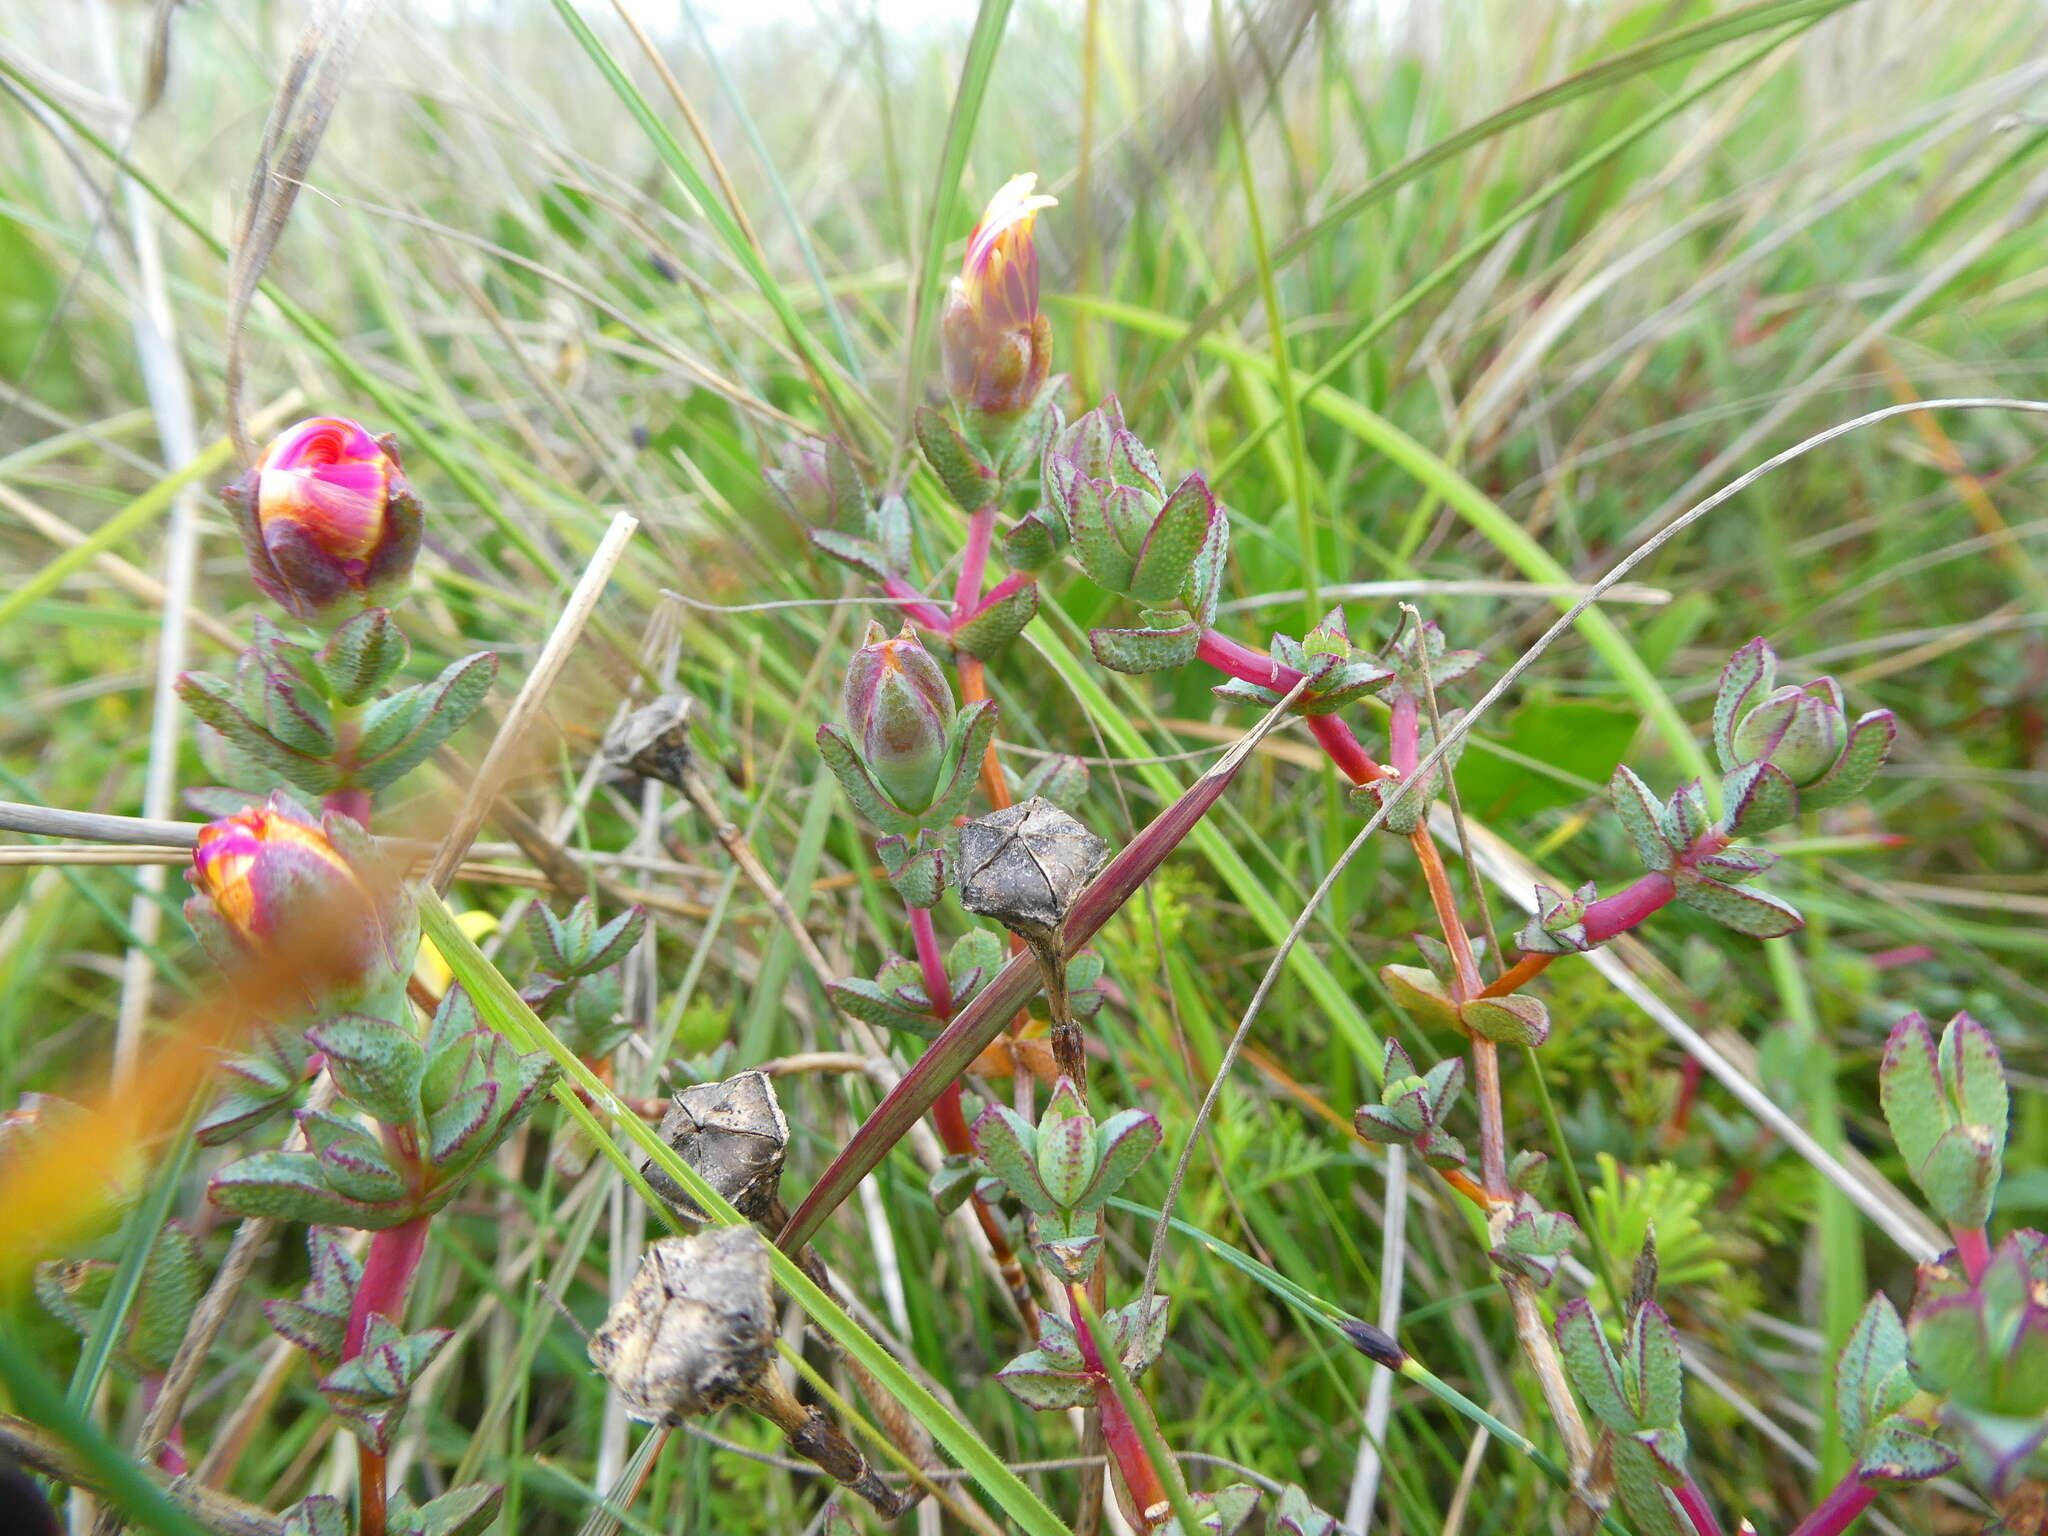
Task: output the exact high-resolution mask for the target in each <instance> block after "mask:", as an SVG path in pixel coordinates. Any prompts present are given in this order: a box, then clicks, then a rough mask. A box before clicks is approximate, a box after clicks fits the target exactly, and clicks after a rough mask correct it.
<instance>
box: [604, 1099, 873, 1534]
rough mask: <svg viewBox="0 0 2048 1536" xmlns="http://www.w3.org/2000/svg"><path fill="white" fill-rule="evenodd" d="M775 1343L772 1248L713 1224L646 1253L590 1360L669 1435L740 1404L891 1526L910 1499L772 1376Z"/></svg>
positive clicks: (630, 1412) (630, 1406)
mask: <svg viewBox="0 0 2048 1536" xmlns="http://www.w3.org/2000/svg"><path fill="white" fill-rule="evenodd" d="M745 1075H749V1076H758V1075H759V1074H745ZM707 1086H711V1087H718V1086H721V1085H718V1084H710V1085H707ZM771 1103H772V1100H771ZM777 1118H778V1119H779V1118H780V1116H779V1113H778V1116H777ZM775 1339H776V1328H775V1293H774V1290H773V1287H772V1285H771V1281H770V1269H769V1265H768V1245H767V1243H766V1242H764V1241H763V1240H762V1238H761V1236H760V1235H759V1234H758V1233H756V1232H754V1231H753V1230H752V1229H751V1228H748V1227H713V1228H711V1229H710V1230H709V1231H706V1232H700V1233H698V1234H697V1235H696V1236H694V1237H665V1238H663V1239H662V1240H661V1241H660V1242H658V1243H656V1244H655V1245H654V1246H653V1247H651V1248H649V1249H648V1250H647V1254H646V1256H645V1257H644V1258H642V1259H641V1261H640V1272H639V1273H638V1274H636V1275H635V1276H634V1277H633V1283H632V1285H631V1286H630V1287H628V1288H627V1291H626V1294H625V1295H624V1296H623V1297H621V1298H620V1299H619V1302H618V1305H616V1306H615V1307H613V1308H612V1310H611V1312H610V1314H609V1315H608V1316H607V1317H606V1318H605V1320H604V1326H603V1327H601V1328H599V1329H598V1330H597V1332H596V1333H594V1334H592V1335H591V1338H590V1363H591V1364H592V1365H594V1366H596V1367H597V1368H598V1370H599V1371H601V1372H603V1374H604V1377H605V1379H606V1380H607V1381H609V1382H610V1383H611V1384H612V1385H613V1386H614V1387H615V1388H617V1389H618V1393H619V1396H620V1397H621V1398H622V1399H623V1400H624V1401H625V1405H626V1416H627V1417H628V1418H631V1419H637V1420H639V1421H640V1422H641V1423H643V1424H659V1425H662V1426H664V1427H667V1428H673V1427H674V1426H676V1425H678V1424H680V1423H682V1422H683V1420H685V1419H693V1418H697V1417H699V1416H700V1415H703V1414H707V1413H710V1412H712V1411H714V1410H715V1409H719V1408H723V1407H726V1406H727V1405H728V1404H738V1405H739V1406H741V1407H744V1408H747V1409H749V1410H750V1411H752V1412H754V1413H758V1414H760V1415H761V1416H762V1417H763V1418H765V1419H767V1420H768V1421H769V1422H770V1423H772V1424H774V1425H775V1426H776V1427H777V1428H778V1429H780V1430H781V1431H782V1432H783V1434H785V1435H786V1436H788V1439H789V1447H790V1449H791V1450H793V1451H795V1452H796V1453H797V1454H798V1455H800V1456H804V1457H807V1458H809V1459H810V1460H811V1461H813V1462H815V1463H817V1465H818V1466H819V1467H820V1468H822V1469H823V1470H824V1471H825V1472H826V1473H828V1474H829V1475H830V1476H832V1477H833V1478H835V1479H837V1480H838V1481H839V1482H840V1483H842V1484H844V1485H845V1486H846V1487H847V1488H850V1489H851V1490H852V1491H853V1492H855V1493H857V1494H859V1495H860V1496H861V1497H862V1498H864V1499H866V1500H867V1501H868V1502H869V1503H870V1504H871V1505H873V1506H874V1508H875V1511H876V1512H877V1513H878V1514H880V1515H881V1516H882V1517H883V1518H884V1519H893V1518H895V1516H897V1515H898V1514H900V1513H902V1511H903V1510H904V1509H906V1508H907V1507H908V1506H909V1504H910V1503H911V1500H910V1499H908V1498H906V1497H905V1496H904V1495H902V1494H900V1493H898V1492H896V1491H895V1490H894V1489H892V1488H890V1487H889V1485H888V1484H886V1483H884V1482H883V1481H882V1480H881V1479H880V1478H879V1477H877V1476H876V1475H875V1471H874V1469H873V1468H872V1467H871V1466H869V1465H868V1461H867V1458H866V1457H865V1456H863V1455H862V1454H861V1453H860V1451H859V1450H858V1449H857V1448H856V1447H855V1446H854V1445H853V1444H852V1443H851V1442H850V1441H848V1440H847V1439H846V1437H845V1436H844V1435H842V1434H841V1433H840V1432H839V1431H838V1429H836V1428H835V1427H834V1426H833V1425H832V1423H831V1422H830V1421H829V1420H828V1419H826V1418H825V1416H824V1415H823V1414H822V1413H820V1412H819V1411H818V1410H817V1409H815V1408H810V1407H806V1406H805V1405H804V1404H802V1403H800V1402H798V1401H797V1399H796V1397H795V1395H794V1394H793V1393H792V1392H791V1391H790V1390H789V1388H788V1386H787V1385H785V1384H784V1382H783V1380H782V1378H781V1377H780V1376H778V1375H777V1374H776V1373H775V1371H774V1370H773V1369H772V1368H771V1367H772V1366H773V1365H774V1363H775Z"/></svg>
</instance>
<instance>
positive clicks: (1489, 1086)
mask: <svg viewBox="0 0 2048 1536" xmlns="http://www.w3.org/2000/svg"><path fill="white" fill-rule="evenodd" d="M1397 761H1398V759H1397ZM1409 842H1410V844H1411V845H1412V846H1413V847H1414V849H1415V857H1416V860H1417V861H1418V862H1419V863H1420V864H1421V866H1422V873H1423V878H1424V881H1425V882H1426V883H1427V884H1428V886H1429V894H1430V901H1431V903H1432V904H1433V905H1434V906H1435V908H1436V915H1437V921H1438V923H1439V924H1440V926H1441V927H1442V929H1443V934H1444V943H1445V944H1446V945H1448V946H1449V948H1450V951H1451V960H1452V963H1453V965H1454V966H1455V967H1456V975H1455V977H1454V978H1453V981H1452V984H1451V990H1452V996H1454V997H1455V998H1457V999H1458V1000H1459V1001H1461V1002H1462V1001H1464V1000H1467V999H1469V998H1474V997H1477V996H1479V995H1480V993H1481V992H1482V991H1483V990H1484V987H1483V985H1482V983H1481V982H1480V978H1479V964H1478V961H1477V960H1476V958H1475V957H1474V956H1473V953H1472V942H1471V939H1470V938H1469V937H1468V936H1467V935H1466V933H1465V925H1464V922H1463V921H1462V920H1461V919H1460V918H1459V916H1458V908H1457V903H1456V901H1455V900H1454V899H1453V898H1452V895H1451V882H1450V877H1449V875H1448V874H1446V872H1445V870H1444V864H1443V857H1442V855H1440V854H1439V853H1438V852H1437V847H1436V841H1435V839H1434V838H1432V837H1431V836H1430V833H1429V829H1428V828H1427V827H1421V828H1418V829H1417V830H1416V832H1415V833H1414V835H1413V836H1412V837H1411V838H1410V839H1409ZM1472 1081H1473V1093H1474V1097H1475V1098H1477V1100H1478V1102H1479V1161H1480V1176H1481V1179H1482V1182H1483V1183H1484V1185H1485V1192H1486V1195H1487V1197H1488V1199H1489V1200H1490V1201H1495V1202H1498V1203H1496V1204H1493V1205H1492V1207H1491V1210H1490V1211H1489V1214H1488V1229H1489V1231H1490V1232H1491V1234H1492V1237H1493V1240H1494V1242H1495V1243H1496V1244H1497V1243H1498V1242H1499V1241H1500V1239H1501V1235H1502V1232H1503V1230H1504V1229H1505V1228H1506V1226H1507V1223H1508V1220H1509V1218H1510V1217H1511V1216H1512V1214H1513V1204H1512V1201H1511V1200H1510V1198H1509V1194H1508V1179H1507V1128H1506V1121H1505V1116H1504V1114H1503V1111H1502V1106H1501V1087H1500V1052H1499V1049H1498V1048H1497V1047H1496V1046H1495V1045H1494V1043H1493V1042H1492V1041H1491V1040H1483V1039H1481V1038H1479V1037H1478V1036H1476V1035H1475V1036H1473V1038H1472ZM1501 1284H1502V1285H1503V1286H1504V1287H1505V1288H1506V1290H1507V1293H1508V1305H1509V1307H1510V1308H1511V1309H1512V1311H1513V1313H1514V1318H1515V1337H1516V1339H1517V1340H1518V1341H1519V1342H1520V1344H1521V1346H1522V1353H1523V1355H1524V1356H1525V1357H1526V1358H1527V1359H1528V1362H1529V1368H1530V1369H1531V1370H1532V1371H1534V1372H1535V1373H1536V1382H1537V1385H1538V1387H1539V1388H1540V1389H1541V1390H1542V1393H1543V1402H1544V1405H1545V1406H1546V1407H1547V1408H1548V1409H1549V1410H1550V1416H1551V1418H1552V1419H1553V1420H1554V1421H1555V1422H1556V1424H1557V1430H1558V1434H1559V1435H1560V1436H1561V1437H1562V1439H1563V1441H1564V1452H1565V1465H1566V1467H1567V1468H1569V1470H1570V1472H1571V1478H1572V1496H1573V1498H1574V1500H1575V1501H1576V1502H1577V1505H1578V1508H1577V1510H1576V1511H1575V1515H1574V1526H1575V1528H1576V1527H1577V1526H1580V1525H1583V1526H1584V1527H1585V1528H1586V1529H1589V1530H1590V1529H1592V1528H1594V1527H1597V1526H1598V1525H1599V1523H1600V1519H1601V1517H1602V1516H1603V1515H1605V1514H1606V1512H1607V1500H1606V1497H1605V1496H1604V1495H1603V1494H1601V1493H1600V1492H1599V1491H1597V1490H1596V1489H1595V1488H1594V1486H1593V1479H1592V1476H1591V1472H1592V1467H1593V1442H1592V1439H1591V1437H1590V1436H1589V1435H1588V1434H1587V1432H1586V1421H1585V1419H1584V1418H1583V1417H1581V1416H1580V1413H1579V1405H1578V1400H1577V1399H1576V1398H1574V1397H1573V1396H1572V1389H1571V1383H1570V1382H1569V1381H1568V1380H1567V1379H1566V1377H1565V1371H1564V1362H1563V1360H1562V1359H1560V1358H1559V1356H1558V1353H1557V1344H1556V1342H1555V1341H1554V1340H1553V1339H1552V1338H1551V1335H1550V1326H1549V1324H1548V1323H1546V1322H1545V1321H1544V1318H1543V1309H1542V1307H1541V1306H1540V1305H1538V1303H1537V1300H1536V1287H1535V1284H1534V1283H1533V1282H1532V1281H1531V1280H1530V1279H1529V1278H1528V1276H1526V1275H1517V1274H1508V1273H1505V1272H1504V1273H1503V1274H1502V1275H1501Z"/></svg>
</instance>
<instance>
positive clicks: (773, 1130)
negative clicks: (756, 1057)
mask: <svg viewBox="0 0 2048 1536" xmlns="http://www.w3.org/2000/svg"><path fill="white" fill-rule="evenodd" d="M661 1139H662V1140H663V1141H665V1142H667V1143H668V1144H669V1145H670V1146H671V1147H674V1148H675V1150H676V1154H677V1156H679V1157H681V1158H682V1160H683V1161H684V1162H686V1163H688V1164H689V1165H690V1166H691V1167H692V1168H694V1169H696V1170H697V1172H699V1173H701V1174H702V1175H703V1176H704V1182H705V1183H707V1184H709V1185H710V1186H711V1187H712V1188H713V1189H715V1190H717V1191H718V1192H719V1193H720V1194H721V1195H723V1196H725V1198H726V1199H727V1200H730V1201H731V1202H732V1203H733V1205H734V1206H735V1207H736V1208H737V1209H738V1211H739V1213H740V1214H741V1215H742V1216H744V1217H746V1218H747V1219H748V1220H749V1221H766V1220H768V1219H769V1216H770V1214H771V1213H772V1212H774V1211H775V1210H776V1209H777V1208H778V1207H779V1206H780V1203H781V1190H782V1155H783V1152H784V1151H785V1149H787V1147H788V1146H789V1122H788V1121H787V1120H786V1119H784V1118H783V1114H782V1105H781V1104H780V1103H779V1102H777V1100H776V1097H775V1085H774V1084H773V1083H772V1082H770V1081H769V1079H768V1075H767V1074H766V1073H765V1072H742V1073H740V1074H739V1075H738V1076H736V1077H729V1078H727V1079H726V1080H725V1081H724V1082H722V1083H698V1084H697V1085H695V1086H694V1087H690V1088H685V1089H683V1090H682V1092H680V1093H678V1094H676V1095H675V1097H674V1098H673V1099H671V1100H670V1102H669V1107H668V1113H667V1114H665V1115H663V1116H662V1119H661ZM640 1172H641V1173H642V1174H644V1175H645V1176H646V1179H647V1182H648V1185H649V1186H650V1187H651V1188H652V1189H653V1190H654V1192H655V1193H656V1194H657V1195H659V1196H661V1198H662V1199H664V1200H666V1201H667V1202H668V1203H669V1204H670V1205H671V1206H673V1207H674V1208H675V1211H676V1214H677V1215H679V1216H681V1217H682V1218H683V1219H684V1220H685V1221H695V1222H703V1221H709V1220H710V1217H709V1216H707V1215H706V1214H705V1213H704V1212H703V1211H702V1210H700V1209H699V1208H698V1206H697V1202H696V1201H694V1200H692V1199H691V1198H690V1196H689V1194H688V1193H687V1192H686V1191H685V1190H684V1189H683V1187H682V1186H681V1185H680V1184H678V1183H677V1182H676V1181H675V1180H674V1179H673V1178H671V1177H669V1175H668V1174H667V1173H666V1172H664V1171H663V1170H662V1168H661V1167H660V1165H659V1164H656V1163H653V1162H646V1163H642V1164H641V1165H640Z"/></svg>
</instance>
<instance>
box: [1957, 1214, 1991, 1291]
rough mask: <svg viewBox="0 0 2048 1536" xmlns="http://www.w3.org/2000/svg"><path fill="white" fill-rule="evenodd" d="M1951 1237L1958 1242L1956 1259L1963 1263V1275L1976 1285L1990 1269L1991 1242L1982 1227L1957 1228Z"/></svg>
mask: <svg viewBox="0 0 2048 1536" xmlns="http://www.w3.org/2000/svg"><path fill="white" fill-rule="evenodd" d="M1950 1235H1951V1236H1952V1237H1954V1238H1955V1240H1956V1257H1957V1258H1959V1259H1961V1260H1962V1261H1963V1273H1964V1274H1966V1275H1968V1276H1969V1277H1970V1284H1972V1285H1975V1284H1976V1283H1977V1282H1978V1281H1979V1280H1981V1279H1983V1278H1984V1271H1985V1270H1986V1269H1987V1268H1989V1267H1990V1264H1991V1240H1990V1239H1989V1238H1987V1237H1986V1236H1985V1235H1984V1229H1983V1228H1982V1227H1956V1228H1954V1229H1953V1231H1952V1232H1951V1233H1950Z"/></svg>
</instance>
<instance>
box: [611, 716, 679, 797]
mask: <svg viewBox="0 0 2048 1536" xmlns="http://www.w3.org/2000/svg"><path fill="white" fill-rule="evenodd" d="M691 706H692V701H691V700H690V699H689V698H688V697H687V696H685V695H683V694H680V693H665V694H663V695H662V696H661V697H660V698H658V699H656V700H654V701H653V702H652V703H650V704H643V705H641V706H640V707H639V708H638V709H636V710H634V711H633V712H632V713H631V714H629V715H627V716H626V717H625V718H624V719H623V720H621V721H619V723H618V724H617V725H615V726H613V727H612V728H611V729H610V730H609V731H607V732H605V737H604V748H603V752H604V757H605V760H606V761H607V762H610V763H615V764H617V765H618V766H619V767H620V768H623V769H624V770H626V771H627V772H628V773H637V774H639V775H640V777H641V778H643V779H658V780H659V781H660V782H662V783H663V784H669V785H673V786H674V787H675V788H677V789H681V788H682V787H683V775H684V774H685V773H687V772H689V768H690V709H691Z"/></svg>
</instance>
